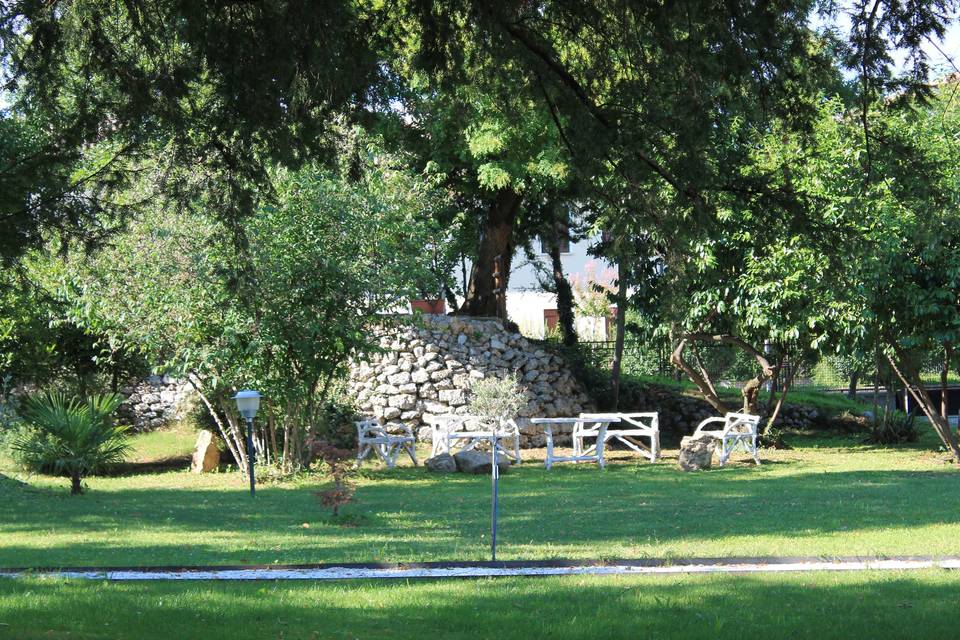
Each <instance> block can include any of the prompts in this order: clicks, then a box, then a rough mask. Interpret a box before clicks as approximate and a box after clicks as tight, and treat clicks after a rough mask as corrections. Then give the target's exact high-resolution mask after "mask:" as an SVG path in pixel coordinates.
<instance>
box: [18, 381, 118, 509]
mask: <svg viewBox="0 0 960 640" xmlns="http://www.w3.org/2000/svg"><path fill="white" fill-rule="evenodd" d="M122 401H123V398H121V397H120V396H118V395H116V394H107V395H100V396H93V397H91V398H88V399H87V400H86V401H81V400H79V399H76V398H67V397H66V396H65V395H63V394H59V393H51V394H44V395H35V396H31V397H29V398H28V399H27V401H26V403H25V406H24V409H23V412H22V414H23V418H24V419H25V421H26V422H27V424H28V425H30V429H29V430H28V431H27V433H26V434H24V435H23V436H21V437H20V438H18V439H17V440H16V441H15V442H14V444H13V450H14V452H15V453H16V455H17V458H18V459H19V460H20V462H21V464H23V465H24V466H26V467H27V468H29V469H32V470H35V471H48V472H53V473H55V474H58V475H65V476H69V477H70V482H71V488H70V493H71V494H74V495H76V494H79V493H83V487H82V485H81V480H82V479H83V478H84V477H86V476H88V475H91V474H94V473H97V472H98V471H100V470H102V469H103V468H104V467H106V466H109V465H111V464H116V463H118V462H122V461H123V459H124V458H125V457H126V455H127V453H128V451H129V449H130V447H129V445H128V444H127V431H128V429H129V427H126V426H119V425H115V424H113V420H112V419H111V417H110V415H111V414H112V413H113V412H114V411H115V410H116V409H117V407H118V406H120V403H121V402H122Z"/></svg>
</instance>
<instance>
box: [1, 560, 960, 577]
mask: <svg viewBox="0 0 960 640" xmlns="http://www.w3.org/2000/svg"><path fill="white" fill-rule="evenodd" d="M936 568H939V569H960V557H949V558H928V557H916V556H910V557H894V558H864V557H853V558H833V559H831V558H726V559H725V558H701V559H691V560H619V561H607V562H591V561H584V560H557V561H531V562H523V561H508V562H463V563H453V562H425V563H411V564H341V565H336V564H327V565H288V566H238V567H177V568H174V567H126V568H106V567H104V568H96V567H84V568H76V569H0V578H25V577H51V578H75V579H84V580H108V581H127V580H397V579H399V580H408V579H412V578H426V579H444V578H485V577H506V576H564V575H662V574H671V575H676V574H701V573H776V572H803V571H877V570H898V571H911V570H920V569H936Z"/></svg>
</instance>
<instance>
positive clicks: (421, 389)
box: [349, 315, 591, 446]
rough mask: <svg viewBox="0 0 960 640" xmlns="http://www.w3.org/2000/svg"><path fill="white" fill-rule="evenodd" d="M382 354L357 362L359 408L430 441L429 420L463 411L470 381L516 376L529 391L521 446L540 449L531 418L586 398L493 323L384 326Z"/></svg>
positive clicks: (546, 356)
mask: <svg viewBox="0 0 960 640" xmlns="http://www.w3.org/2000/svg"><path fill="white" fill-rule="evenodd" d="M380 347H381V348H382V349H383V350H384V351H383V352H381V353H378V354H374V355H373V356H372V357H371V358H370V359H369V360H366V361H362V362H357V363H354V365H353V366H352V367H351V373H350V383H349V384H350V389H351V391H352V392H353V394H354V395H355V397H356V400H357V403H358V405H359V407H360V409H361V411H362V412H363V413H365V414H368V415H372V416H375V417H377V418H379V419H381V420H383V421H384V422H387V423H389V422H391V421H398V422H402V423H404V424H407V425H410V426H412V427H413V428H414V431H415V432H416V433H418V437H419V438H420V439H421V440H429V439H430V430H429V428H428V427H427V426H426V420H427V419H429V417H430V416H431V415H442V414H449V413H456V414H466V413H468V408H467V403H468V402H469V389H470V382H471V380H474V379H478V378H484V377H487V376H496V377H505V376H507V375H510V374H513V373H515V374H517V376H518V377H519V379H520V380H521V382H522V383H523V385H524V386H525V387H526V389H527V392H528V397H529V402H528V403H527V406H526V407H525V408H524V409H522V410H521V411H520V416H519V418H520V419H519V424H520V430H521V434H522V438H521V445H522V446H542V445H543V440H544V438H543V435H542V429H539V428H535V427H532V426H531V425H530V423H529V419H530V418H531V417H555V416H574V415H577V414H578V413H580V412H581V411H588V410H590V408H591V407H590V400H589V398H588V397H587V395H586V394H585V393H584V392H583V390H582V389H581V388H580V386H579V384H578V383H577V381H576V380H575V379H574V377H573V375H572V374H571V373H570V371H569V369H568V368H567V366H566V363H565V362H564V360H563V359H562V357H560V356H559V355H557V354H554V353H550V352H548V351H547V350H545V349H543V348H541V347H540V346H539V345H536V344H534V343H532V342H530V341H528V340H527V339H526V338H524V337H523V336H522V335H520V334H519V333H510V332H508V331H507V330H506V329H504V327H503V324H502V323H501V322H500V321H499V320H496V319H480V318H461V317H456V316H441V315H424V316H421V317H420V318H419V319H418V320H417V321H416V323H414V322H411V323H409V324H403V325H401V326H399V327H395V328H391V329H385V330H383V331H382V332H381V335H380Z"/></svg>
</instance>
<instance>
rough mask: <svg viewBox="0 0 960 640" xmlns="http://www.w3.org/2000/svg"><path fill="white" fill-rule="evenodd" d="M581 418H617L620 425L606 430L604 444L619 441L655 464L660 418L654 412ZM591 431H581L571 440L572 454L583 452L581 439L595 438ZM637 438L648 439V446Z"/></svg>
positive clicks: (601, 414)
mask: <svg viewBox="0 0 960 640" xmlns="http://www.w3.org/2000/svg"><path fill="white" fill-rule="evenodd" d="M580 417H581V418H585V419H588V420H599V419H603V418H617V419H619V420H620V423H619V424H618V425H617V426H616V427H615V428H608V429H607V435H606V438H605V442H610V441H611V440H619V441H620V442H622V443H623V444H625V445H627V446H628V447H629V448H630V449H632V450H634V451H636V452H637V453H639V454H640V455H642V456H643V457H645V458H647V459H648V460H649V461H650V462H656V461H657V458H658V457H660V416H659V415H658V414H657V413H656V412H647V413H581V414H580ZM596 435H597V434H596V433H594V431H593V430H589V431H587V430H581V431H580V437H579V438H574V440H573V452H574V455H577V453H578V452H581V451H583V437H584V436H596ZM639 438H649V439H650V445H649V446H647V445H645V444H643V443H642V442H640V441H639V440H638V439H639Z"/></svg>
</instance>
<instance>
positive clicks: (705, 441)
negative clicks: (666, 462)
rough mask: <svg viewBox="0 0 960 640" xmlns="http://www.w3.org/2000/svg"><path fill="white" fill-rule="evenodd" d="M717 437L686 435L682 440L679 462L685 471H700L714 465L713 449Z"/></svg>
mask: <svg viewBox="0 0 960 640" xmlns="http://www.w3.org/2000/svg"><path fill="white" fill-rule="evenodd" d="M716 443H717V439H716V438H714V437H712V436H701V437H699V438H694V437H693V436H686V437H684V438H683V440H681V441H680V459H679V460H678V464H679V465H680V468H681V469H683V470H684V471H700V470H702V469H709V468H710V467H711V466H712V465H713V451H714V449H715V448H716V446H717V444H716Z"/></svg>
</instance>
